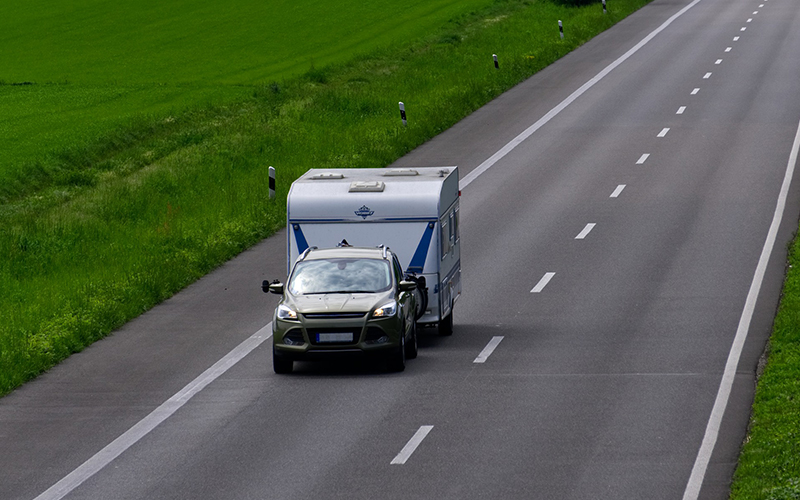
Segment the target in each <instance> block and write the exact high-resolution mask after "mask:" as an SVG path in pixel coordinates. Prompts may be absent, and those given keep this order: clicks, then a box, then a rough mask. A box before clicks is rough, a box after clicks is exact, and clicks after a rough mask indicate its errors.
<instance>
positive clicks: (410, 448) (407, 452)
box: [390, 425, 433, 465]
mask: <svg viewBox="0 0 800 500" xmlns="http://www.w3.org/2000/svg"><path fill="white" fill-rule="evenodd" d="M432 429H433V426H432V425H423V426H421V427H420V428H419V430H417V432H416V433H414V435H413V436H412V437H411V439H410V440H409V441H408V443H406V445H405V446H404V447H403V449H402V450H400V453H398V454H397V456H396V457H394V459H392V461H391V463H390V465H403V464H405V463H406V461H407V460H408V459H409V458H410V457H411V454H412V453H414V452H415V451H416V449H417V447H418V446H419V445H420V443H422V440H423V439H425V437H426V436H427V435H428V433H429V432H431V430H432Z"/></svg>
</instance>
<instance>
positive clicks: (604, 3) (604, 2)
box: [603, 0, 606, 14]
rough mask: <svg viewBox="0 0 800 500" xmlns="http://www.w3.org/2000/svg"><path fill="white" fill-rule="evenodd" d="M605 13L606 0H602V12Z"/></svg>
mask: <svg viewBox="0 0 800 500" xmlns="http://www.w3.org/2000/svg"><path fill="white" fill-rule="evenodd" d="M605 13H606V0H603V14H605Z"/></svg>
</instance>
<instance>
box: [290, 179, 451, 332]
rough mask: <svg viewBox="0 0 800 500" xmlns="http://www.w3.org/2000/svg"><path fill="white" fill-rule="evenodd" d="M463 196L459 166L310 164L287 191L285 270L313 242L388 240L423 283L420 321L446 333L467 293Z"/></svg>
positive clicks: (375, 243) (314, 244)
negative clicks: (463, 259) (331, 166)
mask: <svg viewBox="0 0 800 500" xmlns="http://www.w3.org/2000/svg"><path fill="white" fill-rule="evenodd" d="M459 195H460V193H459V190H458V168H457V167H424V168H394V169H386V168H374V169H356V168H354V169H311V170H309V171H308V172H306V173H305V174H304V175H303V176H302V177H300V178H299V179H297V180H296V181H295V182H294V183H293V184H292V187H291V189H290V191H289V196H288V200H287V207H286V208H287V210H286V212H287V227H288V232H287V234H288V237H287V240H288V242H287V243H288V252H287V256H288V260H287V274H288V272H290V271H291V266H292V265H293V263H294V262H295V261H296V260H297V258H298V257H299V256H300V254H302V253H303V252H304V251H305V250H306V249H307V248H309V247H319V248H329V247H335V246H337V245H339V244H341V243H342V242H343V241H344V242H346V244H349V245H352V246H363V247H375V246H378V245H385V246H387V247H389V248H391V249H392V251H393V252H394V253H395V254H396V255H397V256H398V258H399V260H400V265H401V266H402V267H403V270H404V271H405V272H406V273H407V274H409V275H413V276H416V278H417V280H418V283H420V286H419V287H418V288H419V289H420V290H421V292H420V297H419V298H420V300H418V303H420V304H421V305H422V309H420V310H419V311H418V313H417V317H418V323H422V324H433V323H438V326H439V331H440V333H442V334H445V335H448V334H450V333H451V332H452V324H453V316H452V314H451V313H452V309H453V304H455V302H456V301H457V300H458V298H459V296H460V295H461V252H460V244H461V243H460V238H459V227H458V226H459V220H458V218H459ZM420 278H424V279H420ZM426 289H427V291H426ZM423 294H424V296H423ZM425 299H427V300H425ZM425 303H427V304H425Z"/></svg>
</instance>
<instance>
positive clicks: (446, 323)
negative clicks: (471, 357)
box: [439, 308, 453, 337]
mask: <svg viewBox="0 0 800 500" xmlns="http://www.w3.org/2000/svg"><path fill="white" fill-rule="evenodd" d="M452 334H453V310H452V308H451V309H450V314H448V315H447V317H446V318H442V319H441V320H440V321H439V335H441V336H443V337H449V336H450V335H452Z"/></svg>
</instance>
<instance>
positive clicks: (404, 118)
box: [400, 101, 408, 127]
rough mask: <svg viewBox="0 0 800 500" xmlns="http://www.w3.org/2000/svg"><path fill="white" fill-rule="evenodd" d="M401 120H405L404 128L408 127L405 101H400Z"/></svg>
mask: <svg viewBox="0 0 800 500" xmlns="http://www.w3.org/2000/svg"><path fill="white" fill-rule="evenodd" d="M400 119H401V120H403V126H404V127H406V126H408V122H407V121H406V105H405V104H403V101H400Z"/></svg>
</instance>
